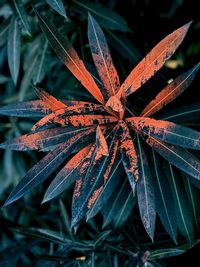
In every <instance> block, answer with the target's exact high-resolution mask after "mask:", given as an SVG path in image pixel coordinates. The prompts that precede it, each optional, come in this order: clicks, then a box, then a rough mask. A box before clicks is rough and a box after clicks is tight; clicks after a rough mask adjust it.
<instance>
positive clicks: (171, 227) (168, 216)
mask: <svg viewBox="0 0 200 267" xmlns="http://www.w3.org/2000/svg"><path fill="white" fill-rule="evenodd" d="M152 155H153V163H154V170H155V175H154V186H155V194H156V209H157V212H158V215H159V216H160V219H161V221H162V223H163V225H164V227H165V229H166V230H167V232H168V233H169V235H170V236H171V238H172V239H173V240H174V242H176V235H177V224H176V216H175V213H174V202H173V195H172V192H171V188H170V186H169V183H168V181H167V179H166V177H165V175H164V173H163V171H162V169H161V166H160V162H159V161H158V160H159V159H158V156H157V155H156V153H155V152H154V151H153V150H152Z"/></svg>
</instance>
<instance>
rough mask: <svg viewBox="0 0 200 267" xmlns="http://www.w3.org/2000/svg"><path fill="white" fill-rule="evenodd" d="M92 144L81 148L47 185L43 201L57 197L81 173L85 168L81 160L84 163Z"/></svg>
mask: <svg viewBox="0 0 200 267" xmlns="http://www.w3.org/2000/svg"><path fill="white" fill-rule="evenodd" d="M91 146H92V145H88V146H86V147H84V148H83V149H81V150H80V151H79V152H78V153H77V154H76V155H75V156H74V157H73V158H72V159H71V160H70V161H68V162H67V164H66V165H65V166H64V168H63V169H62V170H61V171H60V172H59V173H58V174H57V175H56V177H55V178H54V180H53V181H52V183H51V184H50V185H49V187H48V189H47V191H46V193H45V195H44V199H43V201H42V202H43V203H44V202H47V201H49V200H51V199H52V198H55V197H57V196H58V195H59V194H61V193H62V192H63V191H64V190H66V189H67V188H68V187H69V186H70V185H71V184H72V183H73V182H75V181H76V180H77V179H78V178H79V177H80V176H81V175H83V173H82V171H84V170H85V168H81V167H82V164H81V163H82V162H84V164H85V160H84V159H85V157H86V156H87V155H88V153H89V151H90V149H91Z"/></svg>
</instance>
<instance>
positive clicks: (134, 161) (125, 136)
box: [120, 122, 139, 192]
mask: <svg viewBox="0 0 200 267" xmlns="http://www.w3.org/2000/svg"><path fill="white" fill-rule="evenodd" d="M120 128H121V133H120V150H121V154H122V162H123V165H124V169H125V171H126V174H127V176H128V179H129V182H130V185H131V188H132V190H133V192H134V191H135V185H136V182H137V180H138V176H139V171H138V158H137V153H136V150H135V146H134V143H133V140H132V138H131V136H130V133H129V129H128V127H127V125H126V123H124V122H121V123H120Z"/></svg>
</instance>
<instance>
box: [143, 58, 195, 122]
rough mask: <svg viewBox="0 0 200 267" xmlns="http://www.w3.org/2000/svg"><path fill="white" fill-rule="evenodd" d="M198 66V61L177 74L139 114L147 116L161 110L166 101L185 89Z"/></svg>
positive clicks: (168, 101) (171, 99)
mask: <svg viewBox="0 0 200 267" xmlns="http://www.w3.org/2000/svg"><path fill="white" fill-rule="evenodd" d="M199 68H200V63H198V64H197V65H196V66H195V67H194V68H192V69H191V70H189V71H187V72H185V73H183V74H181V75H180V76H178V77H177V78H176V79H175V80H174V81H173V82H171V83H170V84H169V85H167V86H166V87H165V88H164V89H163V90H162V91H161V92H160V93H159V94H158V95H157V96H156V98H155V99H153V100H152V101H151V102H150V103H149V104H148V105H147V106H146V108H145V109H144V110H143V111H142V113H141V115H140V116H143V117H148V116H151V115H152V114H154V113H156V112H157V111H159V110H161V109H162V108H163V107H164V106H166V105H167V104H168V103H170V102H171V101H173V100H174V99H175V98H177V97H178V96H179V95H180V94H182V93H183V92H184V91H185V89H187V88H188V86H189V85H190V84H191V83H192V81H193V79H194V77H195V74H196V73H197V71H198V70H199Z"/></svg>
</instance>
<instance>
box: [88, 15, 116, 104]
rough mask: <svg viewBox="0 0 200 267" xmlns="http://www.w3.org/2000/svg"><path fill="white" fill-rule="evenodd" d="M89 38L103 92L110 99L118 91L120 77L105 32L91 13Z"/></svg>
mask: <svg viewBox="0 0 200 267" xmlns="http://www.w3.org/2000/svg"><path fill="white" fill-rule="evenodd" d="M88 38H89V43H90V48H91V51H92V56H93V60H94V63H95V66H96V68H97V71H98V74H99V77H100V78H101V81H102V82H103V84H104V87H105V92H102V93H103V95H104V98H105V99H106V100H108V99H109V97H111V96H113V95H115V94H116V93H117V91H118V88H119V77H118V74H117V71H116V69H115V67H114V65H113V62H112V58H111V55H110V51H109V48H108V44H107V41H106V38H105V36H104V33H103V31H102V30H101V28H100V26H99V25H98V23H97V22H96V21H95V19H94V18H93V17H92V16H91V15H89V18H88Z"/></svg>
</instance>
